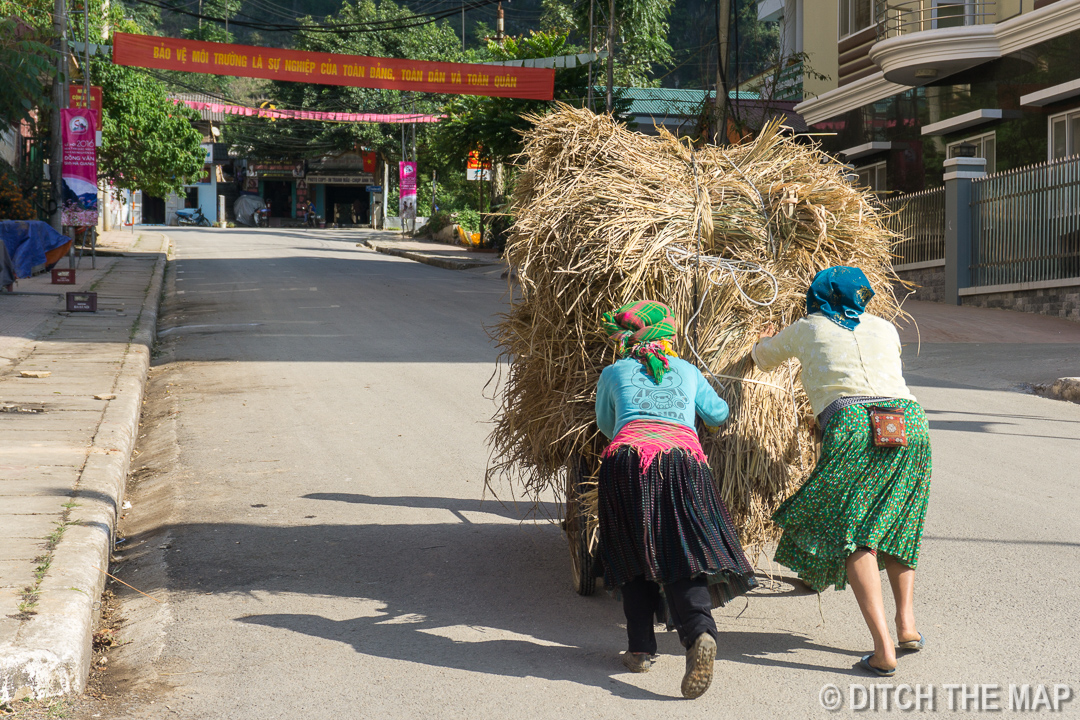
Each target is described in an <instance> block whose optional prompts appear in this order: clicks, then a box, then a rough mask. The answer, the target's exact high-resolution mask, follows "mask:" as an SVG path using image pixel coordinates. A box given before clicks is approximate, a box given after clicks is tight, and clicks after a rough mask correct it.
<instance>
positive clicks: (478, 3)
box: [132, 0, 499, 33]
mask: <svg viewBox="0 0 1080 720" xmlns="http://www.w3.org/2000/svg"><path fill="white" fill-rule="evenodd" d="M132 1H133V2H136V3H139V4H142V5H149V6H151V7H156V8H159V9H161V10H169V11H170V12H174V13H177V14H180V15H187V16H188V17H193V18H198V19H201V20H208V21H210V22H216V23H224V22H226V20H225V18H219V17H213V16H210V15H206V14H203V13H198V12H192V11H190V10H184V9H182V8H179V7H176V6H174V5H169V4H168V3H164V2H156V1H155V0H132ZM498 1H499V0H472V1H471V2H469V3H466V4H465V9H466V10H476V9H479V8H482V7H485V6H487V5H492V4H494V3H496V2H498ZM460 11H461V7H460V6H459V7H455V8H453V9H449V10H441V11H439V12H438V13H433V14H427V15H420V14H414V15H406V16H402V17H399V18H388V19H384V20H370V21H364V22H353V23H325V24H311V25H308V24H285V23H267V22H246V21H244V20H235V19H233V18H232V17H230V18H229V19H228V22H229V23H231V24H233V25H238V26H241V27H248V28H251V29H253V30H263V31H266V32H299V31H303V32H326V33H342V32H346V31H349V32H354V33H359V32H379V31H387V30H406V29H409V28H413V27H419V26H421V25H429V24H431V23H435V22H438V21H439V20H445V19H446V18H449V17H452V16H456V15H457V14H458V13H459V12H460ZM237 17H249V18H250V17H251V16H249V15H246V14H241V13H237ZM414 21H415V22H414Z"/></svg>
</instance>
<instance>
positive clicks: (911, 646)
mask: <svg viewBox="0 0 1080 720" xmlns="http://www.w3.org/2000/svg"><path fill="white" fill-rule="evenodd" d="M924 647H926V638H924V637H923V634H922V633H919V639H918V640H905V641H904V642H902V643H897V644H896V649H897V650H909V651H911V652H918V651H919V650H922V649H923V648H924Z"/></svg>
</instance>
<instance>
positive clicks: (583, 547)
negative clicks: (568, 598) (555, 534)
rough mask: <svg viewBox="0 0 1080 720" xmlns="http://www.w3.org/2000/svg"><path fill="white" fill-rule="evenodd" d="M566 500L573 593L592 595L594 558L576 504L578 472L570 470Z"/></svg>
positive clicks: (583, 520)
mask: <svg viewBox="0 0 1080 720" xmlns="http://www.w3.org/2000/svg"><path fill="white" fill-rule="evenodd" d="M570 472H571V477H570V478H569V481H570V482H569V483H568V487H567V498H566V538H567V540H568V541H569V542H570V572H571V581H572V582H573V586H574V592H576V593H577V594H578V595H592V594H593V593H594V592H596V567H597V562H596V558H595V557H593V555H592V554H591V553H590V552H589V536H588V532H587V531H586V527H587V523H586V518H585V517H584V515H583V513H582V511H581V505H580V503H579V502H578V497H579V495H578V488H579V487H580V483H581V474H580V470H579V469H577V468H572V469H571V470H570Z"/></svg>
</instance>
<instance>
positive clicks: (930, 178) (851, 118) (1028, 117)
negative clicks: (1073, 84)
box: [814, 32, 1080, 192]
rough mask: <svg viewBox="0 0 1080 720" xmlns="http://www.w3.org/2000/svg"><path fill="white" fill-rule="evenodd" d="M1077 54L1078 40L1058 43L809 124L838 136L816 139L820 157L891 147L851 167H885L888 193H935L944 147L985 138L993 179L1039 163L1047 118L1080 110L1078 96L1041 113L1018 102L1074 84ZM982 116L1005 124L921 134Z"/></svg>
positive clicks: (1079, 73) (1079, 70)
mask: <svg viewBox="0 0 1080 720" xmlns="http://www.w3.org/2000/svg"><path fill="white" fill-rule="evenodd" d="M1077 47H1080V32H1072V33H1068V34H1066V35H1061V36H1058V37H1056V38H1052V39H1051V40H1047V41H1045V42H1042V43H1039V44H1037V45H1033V46H1030V47H1028V48H1025V49H1024V50H1023V51H1021V52H1017V53H1014V54H1012V55H1009V56H1006V57H1003V58H1000V59H998V60H994V61H992V62H988V63H984V64H982V65H979V66H977V67H975V68H972V69H971V70H968V71H966V72H963V73H959V74H957V75H954V76H951V77H949V78H947V79H945V80H943V81H942V82H941V83H939V84H937V85H928V86H924V87H918V88H911V89H909V90H905V91H904V92H902V93H898V94H896V95H892V96H890V97H887V98H883V99H881V100H879V101H877V102H875V103H873V104H870V105H865V106H863V107H861V108H858V109H855V110H851V111H849V112H846V113H844V114H843V115H839V116H837V117H835V118H830V119H828V120H826V121H824V122H820V123H817V124H815V125H814V129H815V130H817V131H824V132H834V133H836V135H834V136H825V137H822V146H823V147H824V149H825V150H826V151H828V152H833V153H838V152H840V151H842V150H844V149H845V148H850V147H855V146H858V145H863V144H865V143H869V142H891V143H892V144H893V146H892V149H891V150H889V151H888V152H887V153H884V154H882V155H880V156H875V157H873V158H860V159H859V160H857V161H856V162H855V165H857V166H859V165H865V164H870V163H871V162H877V161H879V160H885V161H886V163H887V174H888V190H889V191H898V192H916V191H918V190H924V189H926V188H929V187H936V186H939V185H941V182H942V169H943V163H944V161H945V159H946V154H947V146H948V145H949V144H950V143H954V142H959V141H961V140H964V139H966V138H970V137H973V136H977V135H981V134H984V133H989V132H993V133H994V135H995V145H996V165H995V167H994V168H993V171H995V172H1001V171H1003V170H1009V169H1012V168H1016V167H1022V166H1024V165H1030V164H1032V163H1039V162H1045V161H1046V160H1047V118H1048V117H1049V116H1050V115H1053V114H1055V113H1059V112H1062V111H1063V110H1068V109H1070V108H1074V107H1078V106H1080V96H1077V97H1072V98H1068V99H1066V100H1063V101H1061V102H1058V103H1054V104H1052V105H1047V106H1044V107H1033V106H1021V105H1020V96H1021V95H1024V94H1027V93H1031V92H1034V91H1036V90H1039V89H1041V88H1045V87H1050V86H1052V85H1057V84H1060V83H1065V82H1068V81H1071V80H1075V79H1077V78H1080V63H1078V62H1077V61H1076V48H1077ZM984 108H986V109H991V108H996V109H1002V110H1005V111H1008V114H1010V115H1011V117H1007V118H1006V119H1004V120H1001V121H994V122H987V123H983V124H981V125H977V126H974V127H970V128H966V129H964V130H960V131H957V132H953V133H949V134H946V135H942V136H926V135H923V134H922V128H923V127H924V126H925V125H928V124H930V123H933V122H937V121H940V120H943V119H947V118H951V117H955V116H957V115H962V114H964V113H967V112H971V111H974V110H980V109H984Z"/></svg>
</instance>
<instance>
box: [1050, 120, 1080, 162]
mask: <svg viewBox="0 0 1080 720" xmlns="http://www.w3.org/2000/svg"><path fill="white" fill-rule="evenodd" d="M1049 127H1050V138H1049V147H1048V149H1049V151H1050V157H1049V159H1050V160H1056V159H1058V158H1063V157H1070V156H1072V155H1080V110H1070V111H1069V112H1063V113H1061V114H1060V115H1051V116H1050V121H1049Z"/></svg>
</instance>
